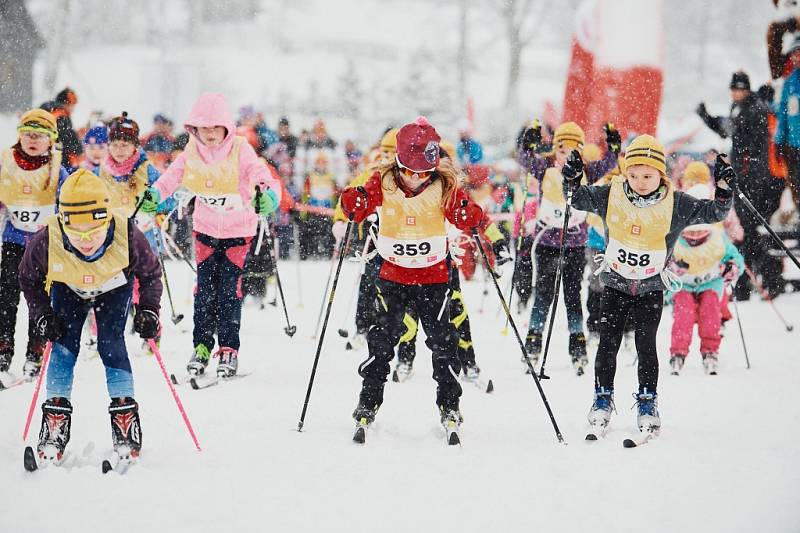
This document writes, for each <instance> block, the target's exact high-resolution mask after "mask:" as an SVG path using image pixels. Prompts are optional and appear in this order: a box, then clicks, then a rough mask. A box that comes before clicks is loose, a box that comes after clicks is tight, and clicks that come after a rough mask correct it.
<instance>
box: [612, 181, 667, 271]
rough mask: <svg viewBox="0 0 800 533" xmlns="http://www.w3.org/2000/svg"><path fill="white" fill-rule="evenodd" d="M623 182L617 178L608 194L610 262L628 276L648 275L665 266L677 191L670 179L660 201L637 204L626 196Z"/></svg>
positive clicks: (616, 269)
mask: <svg viewBox="0 0 800 533" xmlns="http://www.w3.org/2000/svg"><path fill="white" fill-rule="evenodd" d="M622 183H623V182H621V181H614V182H613V183H612V185H611V191H610V192H609V195H608V211H607V213H606V226H607V227H608V246H607V247H606V252H605V257H606V263H607V264H608V266H609V267H610V268H611V270H613V271H614V272H616V273H617V274H619V275H620V276H622V277H624V278H626V279H632V280H641V279H646V278H649V277H652V276H655V275H658V274H660V273H661V271H662V270H664V267H665V263H666V260H667V240H666V237H667V233H669V229H670V226H671V225H672V208H673V206H674V203H675V195H674V193H673V189H672V184H671V183H668V190H667V193H666V196H665V197H664V198H663V199H662V200H661V201H660V202H658V203H657V204H655V205H651V206H647V207H636V206H635V205H633V204H632V203H631V201H630V200H628V197H627V196H625V191H624V190H623V188H622Z"/></svg>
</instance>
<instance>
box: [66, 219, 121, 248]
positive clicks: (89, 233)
mask: <svg viewBox="0 0 800 533" xmlns="http://www.w3.org/2000/svg"><path fill="white" fill-rule="evenodd" d="M109 224H111V220H110V219H109V220H106V221H105V222H103V223H102V224H100V225H99V226H97V227H96V228H92V229H90V230H86V231H80V230H77V229H75V228H70V227H69V226H66V225H64V226H62V228H63V229H64V233H66V234H67V235H69V236H71V237H74V238H77V239H78V240H79V241H87V242H91V241H93V240H94V239H96V238H97V236H98V235H100V234H105V233H106V232H107V231H108V226H109Z"/></svg>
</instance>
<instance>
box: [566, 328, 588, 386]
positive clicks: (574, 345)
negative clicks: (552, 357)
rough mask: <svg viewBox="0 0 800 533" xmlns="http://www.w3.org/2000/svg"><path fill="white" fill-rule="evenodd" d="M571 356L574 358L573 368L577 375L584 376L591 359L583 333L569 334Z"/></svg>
mask: <svg viewBox="0 0 800 533" xmlns="http://www.w3.org/2000/svg"><path fill="white" fill-rule="evenodd" d="M569 355H570V356H571V357H572V368H574V369H575V373H576V374H577V375H579V376H582V375H583V373H584V368H586V366H587V365H588V364H589V358H588V357H587V356H586V337H584V336H583V333H570V334H569Z"/></svg>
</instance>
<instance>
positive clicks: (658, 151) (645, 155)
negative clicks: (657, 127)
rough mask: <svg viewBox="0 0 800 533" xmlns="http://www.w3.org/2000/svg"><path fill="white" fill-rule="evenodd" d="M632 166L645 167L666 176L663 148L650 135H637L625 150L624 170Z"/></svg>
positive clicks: (665, 159)
mask: <svg viewBox="0 0 800 533" xmlns="http://www.w3.org/2000/svg"><path fill="white" fill-rule="evenodd" d="M634 165H647V166H648V167H652V168H654V169H656V170H658V171H659V172H661V174H664V175H666V174H667V158H666V156H665V154H664V147H663V146H662V145H661V143H660V142H658V140H657V139H656V138H655V137H653V136H652V135H639V136H638V137H636V138H635V139H634V140H633V142H632V143H631V144H630V146H628V149H627V150H625V169H626V170H627V169H628V168H629V167H632V166H634Z"/></svg>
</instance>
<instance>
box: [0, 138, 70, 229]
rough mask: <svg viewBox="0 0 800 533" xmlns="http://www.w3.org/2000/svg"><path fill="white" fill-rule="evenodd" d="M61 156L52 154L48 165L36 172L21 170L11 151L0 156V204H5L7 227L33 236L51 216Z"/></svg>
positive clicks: (53, 210) (7, 150)
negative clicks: (9, 225) (10, 225)
mask: <svg viewBox="0 0 800 533" xmlns="http://www.w3.org/2000/svg"><path fill="white" fill-rule="evenodd" d="M60 168H61V152H59V151H58V150H53V151H52V156H51V158H50V162H49V163H48V164H47V165H43V166H41V167H39V168H37V169H36V170H23V169H22V168H20V167H19V165H17V162H16V161H14V153H13V151H12V149H11V148H6V149H5V150H3V151H2V153H0V202H2V203H3V204H5V206H6V210H7V211H8V217H9V220H10V222H11V224H12V225H13V226H14V227H15V228H17V229H18V230H22V231H28V232H34V231H38V230H39V228H41V227H42V226H44V225H45V223H46V220H47V217H49V216H51V215H53V214H55V211H56V206H55V203H56V191H57V189H58V174H59V171H60Z"/></svg>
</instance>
